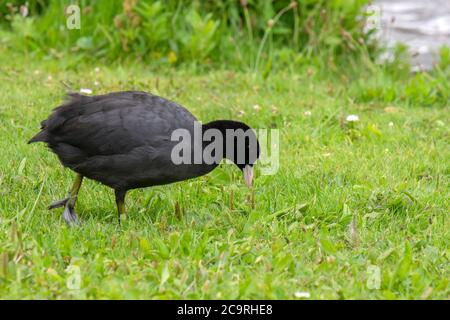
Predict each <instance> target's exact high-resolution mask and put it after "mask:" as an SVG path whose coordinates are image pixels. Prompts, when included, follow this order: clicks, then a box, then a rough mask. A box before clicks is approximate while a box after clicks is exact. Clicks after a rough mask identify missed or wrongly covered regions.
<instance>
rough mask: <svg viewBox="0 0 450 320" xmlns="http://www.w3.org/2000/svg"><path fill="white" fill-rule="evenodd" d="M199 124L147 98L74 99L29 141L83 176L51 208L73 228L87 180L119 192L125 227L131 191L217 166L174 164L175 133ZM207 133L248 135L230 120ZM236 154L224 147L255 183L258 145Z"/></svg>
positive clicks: (163, 102) (119, 94) (180, 111)
mask: <svg viewBox="0 0 450 320" xmlns="http://www.w3.org/2000/svg"><path fill="white" fill-rule="evenodd" d="M196 121H197V119H196V118H195V117H194V116H193V115H192V114H191V113H190V112H189V111H188V110H186V109H185V108H184V107H182V106H180V105H179V104H177V103H175V102H172V101H169V100H167V99H164V98H161V97H159V96H156V95H152V94H149V93H145V92H138V91H126V92H114V93H109V94H106V95H98V96H84V95H80V94H76V93H72V94H69V95H68V99H67V101H66V102H65V103H64V104H63V105H61V106H59V107H57V108H56V109H55V110H54V111H53V113H52V114H51V115H50V116H49V118H48V119H47V120H44V121H43V122H42V123H41V131H40V132H39V133H38V134H37V135H36V136H34V137H33V138H32V139H31V140H30V141H29V143H32V142H38V141H41V142H46V143H47V144H48V146H49V147H50V149H51V150H52V151H53V152H54V153H55V154H56V155H57V156H58V158H59V160H60V161H61V163H62V164H63V165H64V166H65V167H68V168H70V169H72V170H73V171H75V172H76V173H78V178H77V180H76V182H75V184H74V187H73V188H72V189H71V191H70V192H69V196H68V197H67V198H65V199H63V200H60V201H57V202H55V203H53V204H52V205H51V206H50V208H55V207H59V206H65V211H64V217H65V219H66V220H67V221H68V222H69V223H72V222H75V221H76V220H77V217H76V214H75V212H74V210H73V207H74V205H75V200H76V196H77V194H78V189H79V187H80V185H81V181H82V178H83V177H87V178H90V179H93V180H96V181H99V182H101V183H103V184H105V185H107V186H109V187H111V188H113V189H114V190H115V192H116V201H117V205H118V210H119V221H120V213H121V211H123V202H124V198H125V193H126V192H127V191H128V190H130V189H135V188H142V187H149V186H155V185H162V184H167V183H172V182H176V181H182V180H186V179H190V178H194V177H198V176H201V175H204V174H207V173H208V172H210V171H211V170H213V169H214V168H215V167H216V166H217V164H216V163H214V164H207V163H204V162H202V163H199V164H174V162H173V161H172V159H171V153H172V150H173V148H174V146H175V145H176V144H177V143H178V141H172V140H171V135H172V132H173V131H174V130H176V129H186V130H187V131H189V132H191V133H192V134H194V123H195V122H196ZM202 128H203V129H207V128H213V129H217V130H219V131H220V132H221V133H223V134H224V135H225V132H226V130H227V129H243V130H247V129H249V127H248V126H247V125H246V124H244V123H241V122H235V121H226V120H219V121H214V122H211V123H209V124H205V125H203V126H202ZM253 135H254V134H253ZM254 139H255V140H256V137H254ZM256 141H257V140H256ZM193 145H194V143H193V144H192V148H193V147H194V146H193ZM202 147H205V143H203V144H202ZM237 148H238V146H237V145H235V146H234V151H235V152H233V153H232V155H231V156H229V155H230V152H229V150H228V149H227V148H226V145H224V149H223V155H224V157H227V158H229V159H230V160H232V161H233V162H235V163H236V164H237V165H238V167H239V168H241V169H242V170H243V171H244V174H245V176H246V179H247V180H248V179H250V180H251V176H252V173H251V172H250V171H251V168H252V166H253V164H254V162H255V161H256V159H257V158H258V156H259V144H258V143H257V148H258V149H257V152H256V154H254V153H253V156H251V154H252V153H251V152H249V144H248V143H247V141H246V144H245V146H244V148H243V150H239V149H237ZM240 152H244V153H245V162H244V163H238V161H236V157H237V155H239V153H240ZM248 170H250V171H248ZM249 175H250V177H249ZM250 182H251V181H250Z"/></svg>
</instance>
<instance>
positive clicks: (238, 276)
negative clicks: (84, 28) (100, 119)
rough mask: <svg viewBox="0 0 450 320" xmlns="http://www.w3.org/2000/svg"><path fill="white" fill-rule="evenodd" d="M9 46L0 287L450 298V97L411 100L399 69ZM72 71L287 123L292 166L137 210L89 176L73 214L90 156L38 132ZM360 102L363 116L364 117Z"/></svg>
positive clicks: (240, 116) (98, 293) (211, 181)
mask: <svg viewBox="0 0 450 320" xmlns="http://www.w3.org/2000/svg"><path fill="white" fill-rule="evenodd" d="M0 61H2V62H1V63H0V88H1V89H0V123H1V126H0V130H1V133H0V135H1V137H2V139H1V140H0V150H1V153H0V194H1V197H0V254H1V257H0V258H1V260H0V298H15V299H17V298H19V299H23V298H45V299H47V298H56V299H79V298H112V299H121V298H124V299H182V298H187V299H199V298H205V299H237V298H243V299H244V298H261V299H297V298H301V297H303V296H308V294H309V296H310V298H313V299H316V298H332V299H340V298H347V299H361V298H368V299H376V298H388V299H391V298H400V299H405V298H413V299H419V298H424V299H426V298H431V299H449V298H450V289H449V281H450V268H449V255H450V250H449V248H450V236H449V235H450V234H449V230H450V228H449V227H450V224H449V222H450V220H449V159H450V148H449V129H448V128H449V127H448V124H449V118H448V115H449V107H448V106H449V104H448V100H447V101H445V100H444V101H442V99H441V100H431V102H429V101H430V100H427V101H428V103H425V102H424V103H422V100H420V99H418V100H417V99H413V98H414V97H413V98H411V99H409V100H408V99H406V100H405V97H404V96H402V95H403V94H404V92H400V91H402V88H403V87H401V86H400V85H399V86H397V87H396V89H395V90H398V92H400V93H399V94H398V99H397V98H395V97H394V98H392V97H391V98H389V99H385V98H383V97H380V96H379V94H382V93H386V92H391V91H390V90H389V89H391V88H390V85H391V84H390V83H389V82H388V81H386V82H384V81H383V76H382V75H380V76H377V75H375V76H373V77H372V76H367V77H366V78H364V77H359V78H354V79H352V78H348V77H347V78H344V77H338V76H326V75H323V74H322V73H321V72H319V70H316V69H314V68H311V69H308V70H305V72H296V73H293V72H288V71H286V72H280V73H275V74H272V75H270V76H269V77H268V78H267V79H262V78H261V77H259V76H255V75H254V74H251V73H245V72H233V71H220V70H219V71H214V72H209V73H207V72H203V73H202V72H200V73H195V74H193V73H191V72H189V71H186V70H183V69H181V70H179V71H174V70H169V71H164V72H163V71H154V70H152V69H149V68H146V67H145V66H144V67H143V66H139V65H135V66H133V65H130V66H124V67H114V66H111V67H109V66H105V65H102V64H98V65H89V64H87V65H86V64H82V65H80V66H76V65H67V64H64V65H61V63H58V62H55V61H39V60H33V61H28V60H27V59H26V58H25V57H23V56H21V55H14V54H11V53H9V52H6V51H4V50H0ZM307 71H308V72H307ZM63 83H64V84H65V85H67V86H70V87H72V88H73V89H74V90H77V91H78V90H79V89H80V88H90V89H92V90H93V91H94V94H98V93H106V92H109V91H118V90H130V89H137V90H145V91H150V92H152V93H155V94H158V95H161V96H164V97H167V98H169V99H171V100H174V101H177V102H179V103H180V104H182V105H184V106H186V107H187V108H188V109H189V110H190V111H191V112H192V113H194V114H195V115H196V116H197V117H198V118H199V119H201V120H202V121H204V122H207V121H210V120H214V119H237V120H241V121H245V122H247V123H248V124H250V125H251V126H253V127H254V128H276V129H278V130H279V135H280V147H279V151H280V154H279V160H280V163H279V171H278V172H277V173H276V174H275V175H271V176H264V175H261V174H259V175H258V173H257V175H256V179H255V206H254V208H252V205H251V204H250V203H249V190H248V189H247V188H246V187H245V185H244V183H243V179H242V176H241V174H240V172H239V171H238V169H237V168H235V167H233V166H229V165H222V166H221V167H220V168H218V169H216V170H215V171H213V172H212V173H211V174H209V175H207V176H204V177H201V178H199V179H195V180H190V181H185V182H181V183H177V184H173V185H168V186H160V187H153V188H147V189H141V190H135V191H132V192H130V193H129V195H128V198H127V217H126V219H125V220H123V221H122V224H121V225H120V226H119V225H118V223H117V220H116V207H115V203H114V196H113V192H112V190H110V189H108V188H106V187H104V186H102V185H100V184H98V183H96V182H93V181H86V182H85V183H84V184H83V186H82V188H81V191H80V195H79V201H78V203H77V207H76V210H77V212H78V214H79V217H80V219H81V220H82V224H81V226H79V227H74V228H69V227H67V226H66V224H65V222H64V220H63V219H62V218H61V213H62V210H61V209H59V210H54V211H48V210H47V209H46V206H47V205H48V204H49V203H51V202H52V201H54V200H57V199H60V198H62V197H64V196H65V195H66V193H67V191H68V188H69V187H70V185H71V183H72V180H73V178H74V173H73V172H70V171H69V170H67V169H63V168H62V166H61V165H60V164H59V161H58V159H57V158H56V156H55V155H54V154H52V153H50V152H49V151H48V150H47V148H46V147H45V146H44V145H43V144H33V145H28V144H27V141H28V139H29V138H30V137H32V136H33V134H34V133H36V132H37V131H38V129H39V122H40V121H41V120H43V119H45V118H46V117H47V116H48V114H49V112H50V111H51V110H52V109H53V108H54V107H56V106H57V105H58V104H60V103H61V101H62V97H63V95H64V92H65V91H66V87H65V85H63ZM443 85H444V86H448V83H446V84H445V83H444V84H443ZM380 88H381V89H380ZM406 93H407V94H408V92H406ZM409 94H410V95H412V96H414V95H417V94H418V93H417V91H416V90H411V89H410V90H409ZM402 97H403V98H402ZM386 101H389V102H386ZM415 101H416V102H415ZM255 105H258V106H259V108H258V107H255ZM351 114H352V115H357V116H358V117H359V121H357V122H354V123H348V122H346V117H347V116H348V115H351ZM177 207H178V208H179V209H176V208H177ZM78 280H80V281H78ZM78 287H79V288H78Z"/></svg>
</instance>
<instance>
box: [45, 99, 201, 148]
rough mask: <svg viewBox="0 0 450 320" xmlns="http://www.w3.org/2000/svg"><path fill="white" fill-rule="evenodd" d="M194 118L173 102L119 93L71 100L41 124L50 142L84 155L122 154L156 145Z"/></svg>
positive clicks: (156, 146)
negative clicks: (48, 133)
mask: <svg viewBox="0 0 450 320" xmlns="http://www.w3.org/2000/svg"><path fill="white" fill-rule="evenodd" d="M193 121H195V117H194V116H193V115H192V114H191V113H189V111H187V110H186V109H184V108H183V107H181V106H179V105H177V104H176V103H174V102H171V101H169V100H166V99H163V98H160V97H158V96H153V95H149V94H146V93H141V92H120V93H113V94H108V95H104V96H94V97H86V96H81V95H76V96H75V99H72V101H69V103H68V104H65V105H63V106H61V107H59V108H57V109H56V110H55V112H54V114H53V115H52V116H51V117H50V118H49V119H48V120H46V122H45V123H44V124H43V126H44V127H45V128H46V130H47V131H48V132H50V136H51V140H52V142H51V144H52V143H64V144H69V145H71V146H74V147H76V148H78V149H80V150H81V151H82V152H83V153H85V154H86V155H88V156H89V155H95V156H99V155H117V154H125V153H128V152H130V151H131V150H133V149H135V148H141V147H143V146H147V147H150V148H158V147H159V146H160V145H161V144H162V143H163V141H165V140H170V136H171V133H172V131H173V130H175V129H177V128H184V127H186V126H187V125H188V124H191V123H193Z"/></svg>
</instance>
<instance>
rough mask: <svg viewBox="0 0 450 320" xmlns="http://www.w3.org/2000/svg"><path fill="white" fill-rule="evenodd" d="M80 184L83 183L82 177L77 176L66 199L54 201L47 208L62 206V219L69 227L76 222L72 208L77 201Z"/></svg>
mask: <svg viewBox="0 0 450 320" xmlns="http://www.w3.org/2000/svg"><path fill="white" fill-rule="evenodd" d="M81 182H83V176H82V175H80V174H78V175H77V177H76V178H75V181H74V183H73V185H72V188H71V189H70V191H69V194H68V195H67V198H64V199H62V200H58V201H55V202H53V203H52V204H51V205H50V206H49V207H48V208H49V209H54V208H59V207H62V206H64V212H63V218H64V220H66V222H67V224H69V225H72V224H73V223H76V222H78V217H77V214H76V213H75V210H74V207H75V202H76V201H77V197H78V191H80V187H81Z"/></svg>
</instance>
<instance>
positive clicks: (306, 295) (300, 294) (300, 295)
mask: <svg viewBox="0 0 450 320" xmlns="http://www.w3.org/2000/svg"><path fill="white" fill-rule="evenodd" d="M294 296H295V297H296V298H306V299H309V298H311V294H310V293H309V292H302V291H296V292H295V293H294Z"/></svg>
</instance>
